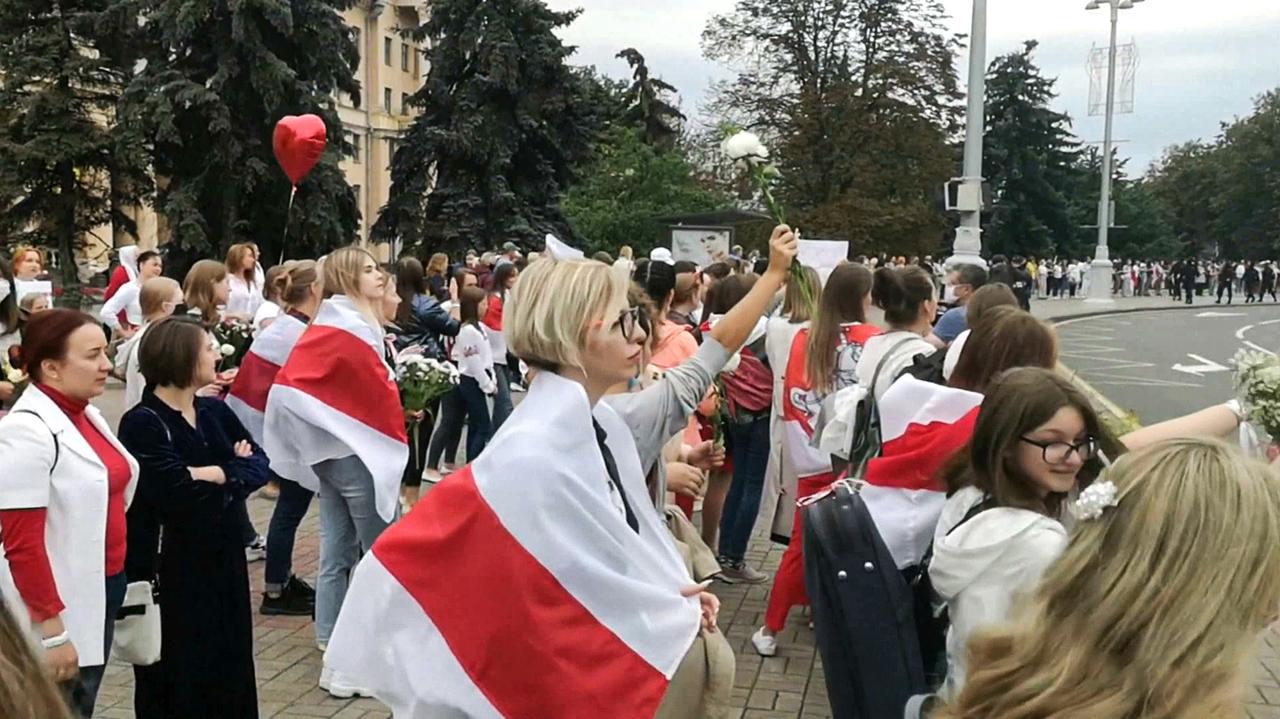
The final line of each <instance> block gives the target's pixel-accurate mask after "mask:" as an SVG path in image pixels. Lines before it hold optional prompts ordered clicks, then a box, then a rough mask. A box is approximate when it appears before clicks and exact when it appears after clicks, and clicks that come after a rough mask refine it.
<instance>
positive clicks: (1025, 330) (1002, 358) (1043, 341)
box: [949, 307, 1058, 393]
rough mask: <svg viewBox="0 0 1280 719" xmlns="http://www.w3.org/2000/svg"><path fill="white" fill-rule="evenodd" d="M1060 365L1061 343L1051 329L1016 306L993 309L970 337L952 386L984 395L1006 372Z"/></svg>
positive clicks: (961, 355)
mask: <svg viewBox="0 0 1280 719" xmlns="http://www.w3.org/2000/svg"><path fill="white" fill-rule="evenodd" d="M1057 366H1058V340H1057V338H1056V337H1055V336H1054V333H1053V329H1052V328H1050V327H1049V326H1048V325H1046V324H1045V323H1043V322H1041V321H1040V320H1038V319H1036V318H1035V317H1032V316H1031V313H1029V312H1023V311H1022V310H1020V309H1018V308H1016V307H993V308H991V309H989V310H987V311H986V312H985V313H984V316H983V320H982V323H981V324H979V325H978V326H977V327H974V329H973V332H972V333H971V334H970V335H969V339H968V340H967V341H966V342H965V350H964V351H963V352H961V353H960V361H959V362H957V363H956V369H955V371H954V372H953V373H952V374H951V381H950V382H949V384H950V385H951V386H952V387H958V388H960V389H967V390H969V391H971V392H979V393H982V392H984V391H985V390H986V387H987V385H988V384H989V383H990V382H991V381H992V380H994V379H995V378H996V376H998V375H999V374H1000V373H1001V372H1004V371H1005V370H1009V369H1013V368H1015V367H1040V368H1041V369H1047V370H1051V369H1054V368H1055V367H1057Z"/></svg>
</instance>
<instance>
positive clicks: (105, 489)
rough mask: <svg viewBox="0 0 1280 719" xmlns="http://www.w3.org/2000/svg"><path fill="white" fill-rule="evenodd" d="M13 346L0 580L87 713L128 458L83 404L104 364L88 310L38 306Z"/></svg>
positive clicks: (99, 381)
mask: <svg viewBox="0 0 1280 719" xmlns="http://www.w3.org/2000/svg"><path fill="white" fill-rule="evenodd" d="M22 357H23V364H24V366H25V368H26V371H27V373H28V374H29V375H30V376H31V381H32V384H31V386H30V387H29V388H28V389H27V391H26V392H24V393H23V395H22V398H21V399H20V400H19V401H18V402H17V404H16V405H14V408H13V411H12V412H10V413H9V414H8V415H6V416H5V418H4V419H3V420H0V457H4V464H3V465H0V534H2V535H3V541H4V558H3V559H0V589H2V591H3V598H4V601H5V603H7V604H9V605H10V606H13V607H24V608H25V610H26V611H25V614H26V615H28V616H29V617H30V620H31V627H30V628H31V631H32V632H33V633H34V634H35V635H36V637H37V639H38V642H39V645H40V646H41V648H42V649H43V651H44V657H45V661H46V663H47V665H48V666H49V670H50V673H51V674H52V676H53V678H54V679H55V680H56V681H58V682H59V683H61V684H63V685H64V687H65V688H66V690H67V694H68V696H69V698H70V702H71V705H72V709H73V710H74V711H76V712H77V714H78V715H79V716H82V717H89V716H92V714H93V705H94V701H95V700H96V698H97V693H98V687H99V685H100V684H101V682H102V675H103V671H104V669H105V665H106V662H107V655H108V653H109V651H110V648H111V639H112V628H113V622H114V619H115V614H116V612H117V611H118V610H119V607H120V605H121V603H122V602H123V601H124V593H125V584H126V583H125V574H124V559H125V542H126V536H127V529H126V523H125V509H126V508H127V506H128V504H129V500H130V499H131V498H132V496H133V490H134V486H135V484H136V482H137V478H138V464H137V462H135V461H134V459H133V457H131V456H130V455H129V453H128V452H127V451H126V450H125V449H124V447H123V446H122V445H121V444H120V442H119V441H118V440H117V439H116V437H115V435H114V434H112V432H111V430H110V428H109V427H108V426H107V423H106V422H105V421H104V420H103V419H102V415H101V414H100V413H99V412H98V410H97V409H96V408H94V407H92V406H91V405H89V400H91V399H93V398H94V397H97V396H99V395H101V394H102V391H103V389H104V388H105V387H106V382H107V376H108V373H109V372H110V370H111V361H110V360H109V359H108V358H107V338H106V336H105V335H103V332H102V328H101V327H100V326H99V325H98V323H97V320H95V319H94V318H92V317H90V316H88V315H85V314H83V313H80V312H76V311H74V310H50V311H48V312H43V313H41V314H40V315H38V316H37V317H35V318H33V319H32V320H31V322H30V323H29V324H28V325H27V328H26V330H25V332H24V333H23V342H22Z"/></svg>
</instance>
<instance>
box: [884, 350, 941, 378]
mask: <svg viewBox="0 0 1280 719" xmlns="http://www.w3.org/2000/svg"><path fill="white" fill-rule="evenodd" d="M946 361H947V351H946V350H938V351H937V352H934V353H933V354H930V355H926V354H918V355H916V356H915V357H913V358H912V360H911V366H910V367H907V368H905V369H903V370H902V371H901V372H899V373H898V376H897V377H894V379H895V380H897V379H901V378H902V377H906V376H907V375H910V376H912V377H915V378H916V379H918V380H920V381H922V382H929V383H931V384H946V383H947V380H946V378H945V377H943V376H942V367H943V365H944V364H946Z"/></svg>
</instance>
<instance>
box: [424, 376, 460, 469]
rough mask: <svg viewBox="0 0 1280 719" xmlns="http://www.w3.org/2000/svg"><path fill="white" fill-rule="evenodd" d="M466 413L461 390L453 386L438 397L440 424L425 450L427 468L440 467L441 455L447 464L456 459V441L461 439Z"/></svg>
mask: <svg viewBox="0 0 1280 719" xmlns="http://www.w3.org/2000/svg"><path fill="white" fill-rule="evenodd" d="M466 414H467V410H466V405H465V404H463V402H462V391H461V390H459V389H456V388H455V389H453V390H451V391H450V392H449V393H448V394H446V395H445V396H444V397H441V398H440V424H438V425H437V426H436V431H435V433H434V434H432V435H431V447H430V448H429V450H428V452H427V469H437V470H438V469H440V459H441V455H443V456H444V461H446V462H448V463H449V464H453V463H454V461H455V460H457V458H458V442H459V441H460V440H461V439H462V421H463V419H464V418H465V417H466Z"/></svg>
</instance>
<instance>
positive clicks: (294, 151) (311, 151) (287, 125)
mask: <svg viewBox="0 0 1280 719" xmlns="http://www.w3.org/2000/svg"><path fill="white" fill-rule="evenodd" d="M327 142H328V136H327V134H326V131H325V127H324V120H321V119H320V118H319V117H317V116H315V115H296V116H295V115H289V116H287V117H285V118H283V119H281V120H280V122H277V123H276V131H275V135H274V136H273V137H272V138H271V146H272V149H274V150H275V153H276V162H279V163H280V168H281V169H283V170H284V174H286V175H288V176H289V181H290V182H292V183H293V184H294V186H295V187H296V186H297V185H298V183H300V182H302V178H304V177H306V176H307V173H309V172H311V168H313V167H315V166H316V163H317V162H319V161H320V156H321V155H323V154H324V148H325V144H326V143H327Z"/></svg>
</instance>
